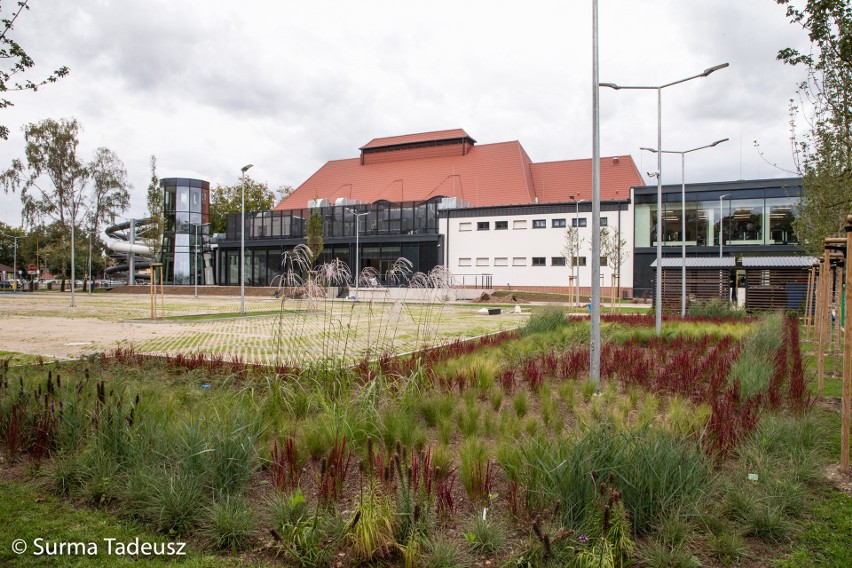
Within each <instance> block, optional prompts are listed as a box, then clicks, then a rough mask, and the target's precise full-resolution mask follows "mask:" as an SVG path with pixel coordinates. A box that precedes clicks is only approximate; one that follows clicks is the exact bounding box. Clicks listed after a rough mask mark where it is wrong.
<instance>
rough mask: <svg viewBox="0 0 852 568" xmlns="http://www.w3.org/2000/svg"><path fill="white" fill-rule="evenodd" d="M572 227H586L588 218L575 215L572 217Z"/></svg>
mask: <svg viewBox="0 0 852 568" xmlns="http://www.w3.org/2000/svg"><path fill="white" fill-rule="evenodd" d="M571 226H572V227H585V226H586V218H585V217H575V218H574V219H571Z"/></svg>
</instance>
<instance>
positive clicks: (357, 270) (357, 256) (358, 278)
mask: <svg viewBox="0 0 852 568" xmlns="http://www.w3.org/2000/svg"><path fill="white" fill-rule="evenodd" d="M347 210H348V211H349V212H350V213H352V214H353V215H355V297H354V298H353V300H357V299H358V287H359V284H360V281H361V272H360V271H361V247H360V242H359V241H358V237H359V236H360V235H361V229H360V224H359V222H360V221H361V217H363V216H365V215H369V213H370V212H369V211H365V212H363V213H356V212H355V210H354V209H347Z"/></svg>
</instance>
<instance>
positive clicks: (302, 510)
mask: <svg viewBox="0 0 852 568" xmlns="http://www.w3.org/2000/svg"><path fill="white" fill-rule="evenodd" d="M267 507H268V508H269V515H270V517H271V519H272V526H273V527H275V528H276V529H278V530H282V529H283V527H287V526H292V525H297V524H299V523H300V522H302V521H304V520H305V519H307V518H308V506H307V503H305V496H304V495H303V494H302V490H301V489H298V488H297V489H296V490H295V491H293V492H292V493H290V494H287V493H282V492H280V491H276V492H274V493H273V494H272V496H271V497H270V498H269V500H268V501H267Z"/></svg>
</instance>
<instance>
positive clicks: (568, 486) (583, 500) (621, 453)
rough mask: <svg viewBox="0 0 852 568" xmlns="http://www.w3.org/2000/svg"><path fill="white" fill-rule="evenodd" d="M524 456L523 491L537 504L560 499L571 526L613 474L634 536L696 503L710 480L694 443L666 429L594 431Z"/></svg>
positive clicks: (532, 446)
mask: <svg viewBox="0 0 852 568" xmlns="http://www.w3.org/2000/svg"><path fill="white" fill-rule="evenodd" d="M524 454H525V457H526V459H527V462H528V464H529V475H528V476H527V483H528V486H527V490H528V491H529V492H530V493H531V494H532V496H533V497H534V498H536V499H538V502H539V503H541V504H545V503H553V502H556V500H557V499H558V500H560V501H561V503H562V508H561V517H562V519H563V521H564V522H565V523H566V526H570V527H577V526H579V524H580V523H581V522H582V521H583V519H584V518H585V516H586V515H587V512H588V510H589V507H590V506H592V504H593V503H594V499H595V496H596V492H597V483H598V482H599V481H600V480H601V479H603V476H606V475H607V474H608V473H609V472H614V473H615V476H616V477H615V485H616V486H617V487H618V488H619V490H620V491H621V492H622V494H623V500H624V505H625V507H626V508H627V510H628V512H629V514H630V519H631V522H632V524H633V531H634V532H635V533H636V534H643V533H645V532H647V531H648V530H650V528H651V526H652V524H654V523H656V522H658V521H659V519H660V518H661V515H662V514H663V513H664V512H666V511H671V510H674V508H676V507H677V506H679V505H681V504H685V503H689V502H691V501H693V500H695V499H698V498H699V497H700V496H701V495H702V493H703V491H704V489H705V488H706V487H707V485H708V483H709V481H710V478H711V467H710V463H709V461H708V459H707V458H706V456H705V455H704V454H703V453H702V452H701V451H700V450H699V449H698V448H697V447H696V445H695V443H694V442H693V441H692V440H689V439H683V438H680V437H678V436H676V435H674V434H672V433H670V432H667V431H656V430H641V431H637V432H630V433H627V432H619V433H615V432H612V431H611V430H609V429H607V428H606V427H596V428H593V429H592V430H589V431H588V432H586V433H585V434H584V435H583V436H581V437H580V438H578V439H577V440H575V441H569V440H559V441H555V442H550V441H543V440H534V441H531V443H529V444H526V445H525V446H524ZM595 476H597V477H595Z"/></svg>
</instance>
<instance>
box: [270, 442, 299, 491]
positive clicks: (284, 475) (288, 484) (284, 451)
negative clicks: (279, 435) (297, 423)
mask: <svg viewBox="0 0 852 568" xmlns="http://www.w3.org/2000/svg"><path fill="white" fill-rule="evenodd" d="M301 473H302V472H301V470H300V469H299V450H298V448H297V447H296V440H295V439H294V438H293V436H288V437H287V439H286V440H285V441H284V447H283V448H279V447H278V440H275V441H274V442H273V443H272V484H273V485H275V487H277V488H278V489H280V490H282V491H285V490H290V489H295V488H296V487H298V486H299V479H300V477H301Z"/></svg>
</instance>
